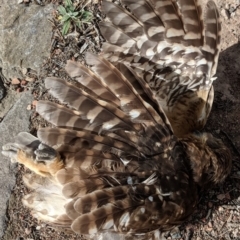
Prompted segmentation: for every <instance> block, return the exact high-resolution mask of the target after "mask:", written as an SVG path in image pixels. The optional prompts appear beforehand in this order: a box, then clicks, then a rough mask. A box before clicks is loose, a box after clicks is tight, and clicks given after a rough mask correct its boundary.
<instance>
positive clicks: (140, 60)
mask: <svg viewBox="0 0 240 240" xmlns="http://www.w3.org/2000/svg"><path fill="white" fill-rule="evenodd" d="M121 2H122V4H123V5H124V6H127V9H128V10H129V11H128V10H127V9H126V8H123V7H121V6H119V5H117V4H115V3H112V2H110V1H107V0H105V1H103V6H102V9H103V11H104V12H105V13H106V16H107V20H106V21H104V22H102V23H100V29H101V33H102V34H103V36H104V37H105V39H106V40H107V42H106V43H104V45H103V55H104V56H105V57H106V58H107V59H108V60H110V61H111V62H112V63H114V64H116V63H119V62H123V63H124V64H126V65H127V66H130V67H131V68H132V69H133V70H134V71H135V72H136V73H137V74H138V76H140V77H142V78H143V79H144V80H145V81H146V82H147V83H148V84H149V86H150V87H151V89H152V90H153V92H154V93H155V96H156V98H157V100H158V101H159V104H160V105H161V106H162V107H163V109H164V111H165V112H166V114H167V116H168V118H169V120H170V122H171V124H172V125H173V129H174V132H175V134H177V135H178V136H181V135H183V134H186V133H189V132H191V131H194V130H197V129H199V128H202V127H203V126H204V124H205V122H206V119H207V117H208V115H209V112H210V110H211V105H212V100H213V88H212V82H213V80H214V78H213V76H214V74H215V72H216V67H217V62H218V56H219V51H220V47H219V45H220V30H221V26H220V20H219V14H218V11H217V8H216V5H215V3H214V2H213V1H209V2H208V4H207V7H206V14H205V21H203V13H202V7H201V6H200V4H199V2H198V1H196V0H178V1H172V0H163V1H160V0H139V1H135V0H122V1H121ZM176 118H177V119H176ZM185 122H188V123H189V124H188V125H189V127H187V126H186V124H185ZM184 125H185V126H186V127H183V126H184ZM185 128H186V129H185Z"/></svg>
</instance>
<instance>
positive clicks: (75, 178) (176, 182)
mask: <svg viewBox="0 0 240 240" xmlns="http://www.w3.org/2000/svg"><path fill="white" fill-rule="evenodd" d="M86 60H87V63H88V64H89V65H92V70H93V71H90V70H89V69H88V68H86V67H84V66H83V65H80V64H78V63H76V62H72V61H69V62H68V64H67V67H66V69H67V71H68V73H69V74H70V76H71V77H73V78H75V79H76V81H78V82H79V83H78V84H76V85H72V84H70V83H68V82H66V81H64V80H61V79H58V78H52V77H51V78H47V79H46V81H45V84H46V87H47V88H48V89H49V91H50V93H51V94H52V95H53V96H54V97H56V98H57V99H58V101H59V102H60V103H61V105H60V104H56V103H52V102H49V101H39V102H38V104H37V112H38V113H39V114H40V115H41V116H42V117H43V118H45V119H46V120H47V121H49V122H50V123H52V124H53V125H55V126H56V127H55V128H41V129H39V130H38V134H37V135H38V138H35V137H33V136H31V135H30V134H27V133H20V134H19V135H18V137H17V139H16V143H14V144H8V145H5V146H4V152H3V153H4V154H5V155H8V156H10V157H12V158H15V159H16V160H17V161H19V162H21V163H23V164H25V166H27V167H29V168H30V169H31V170H33V171H35V172H36V173H37V174H38V175H41V176H45V178H42V177H39V178H32V177H31V176H30V175H26V176H25V178H24V181H25V183H26V184H27V186H29V187H30V188H31V189H33V192H32V193H30V194H29V195H27V196H25V197H24V199H23V202H24V204H25V205H26V206H28V207H29V208H31V209H32V210H33V211H32V212H33V214H34V216H36V217H37V218H38V219H41V220H44V221H48V222H51V223H52V224H55V225H58V226H61V227H65V228H69V229H70V228H71V229H72V230H73V231H75V232H77V233H80V234H86V235H87V234H89V235H91V234H95V233H98V232H101V231H115V232H123V233H148V232H151V231H153V230H156V229H169V228H171V227H172V226H174V225H176V224H179V223H181V222H182V221H183V220H184V219H186V217H187V216H189V214H190V213H191V212H192V210H193V208H194V206H195V204H196V199H197V193H196V186H195V185H194V183H193V181H192V178H191V177H189V176H190V174H191V170H190V169H189V168H188V167H187V166H188V165H185V161H187V159H188V158H187V157H186V155H185V152H184V150H183V148H182V147H181V145H179V143H178V141H177V139H176V138H175V137H174V136H173V134H172V129H171V126H170V124H169V122H168V120H167V118H166V116H165V114H164V112H163V111H162V109H161V107H159V106H158V104H157V103H156V100H155V99H154V97H153V96H152V92H151V91H150V89H149V88H148V85H147V84H146V83H145V82H144V81H143V80H142V79H140V78H138V77H137V76H135V75H134V73H133V72H132V71H131V69H129V68H128V67H126V66H124V65H122V66H121V71H122V73H121V72H120V71H119V70H118V69H117V68H115V67H114V66H113V65H112V64H110V63H109V62H108V61H107V60H105V59H104V58H102V57H98V56H96V55H93V54H90V53H89V54H87V56H86ZM126 77H127V78H126ZM83 89H84V90H83Z"/></svg>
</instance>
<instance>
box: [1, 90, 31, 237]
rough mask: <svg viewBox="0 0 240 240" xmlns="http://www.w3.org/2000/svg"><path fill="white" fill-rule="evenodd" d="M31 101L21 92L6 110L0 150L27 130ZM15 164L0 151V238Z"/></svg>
mask: <svg viewBox="0 0 240 240" xmlns="http://www.w3.org/2000/svg"><path fill="white" fill-rule="evenodd" d="M31 102H32V95H31V93H30V92H26V93H23V94H22V95H21V98H20V99H19V100H18V101H17V102H16V104H15V105H14V107H13V108H12V109H11V110H10V111H9V112H8V114H7V115H6V116H5V118H4V119H3V121H2V122H1V123H0V136H1V137H0V150H1V149H2V146H3V145H4V144H6V143H8V142H13V139H14V137H15V136H16V135H17V134H18V133H19V132H22V131H29V117H30V114H31V112H30V111H27V109H26V107H27V105H28V104H29V103H31ZM15 174H16V164H12V163H11V161H10V159H7V158H6V157H4V156H2V154H1V151H0V238H1V237H2V236H3V234H4V230H5V227H6V221H7V216H6V210H7V203H8V199H9V197H10V195H11V190H12V188H13V187H14V185H15V181H16V177H15Z"/></svg>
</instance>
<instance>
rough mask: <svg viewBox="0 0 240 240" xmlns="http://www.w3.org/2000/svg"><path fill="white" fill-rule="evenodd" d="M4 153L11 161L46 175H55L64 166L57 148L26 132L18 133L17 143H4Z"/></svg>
mask: <svg viewBox="0 0 240 240" xmlns="http://www.w3.org/2000/svg"><path fill="white" fill-rule="evenodd" d="M2 154H3V155H4V156H6V157H9V158H11V162H18V163H21V164H23V165H25V166H26V167H27V168H29V169H30V170H32V171H33V172H35V173H37V174H38V175H41V176H44V177H46V176H48V177H49V176H53V175H54V174H55V173H56V172H57V171H58V170H59V169H61V168H62V167H63V162H62V160H61V158H60V156H59V154H58V152H57V151H56V150H55V149H53V148H52V147H49V146H47V145H46V144H43V143H41V142H40V141H39V140H38V139H37V138H36V137H34V136H32V135H31V134H29V133H26V132H22V133H20V134H18V136H17V138H16V143H8V144H6V145H4V146H3V147H2Z"/></svg>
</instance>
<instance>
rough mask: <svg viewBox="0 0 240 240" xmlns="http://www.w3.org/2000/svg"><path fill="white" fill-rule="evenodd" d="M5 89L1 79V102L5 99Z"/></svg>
mask: <svg viewBox="0 0 240 240" xmlns="http://www.w3.org/2000/svg"><path fill="white" fill-rule="evenodd" d="M5 93H6V91H5V87H4V85H3V82H2V79H1V78H0V101H1V100H2V99H3V98H4V97H5Z"/></svg>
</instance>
